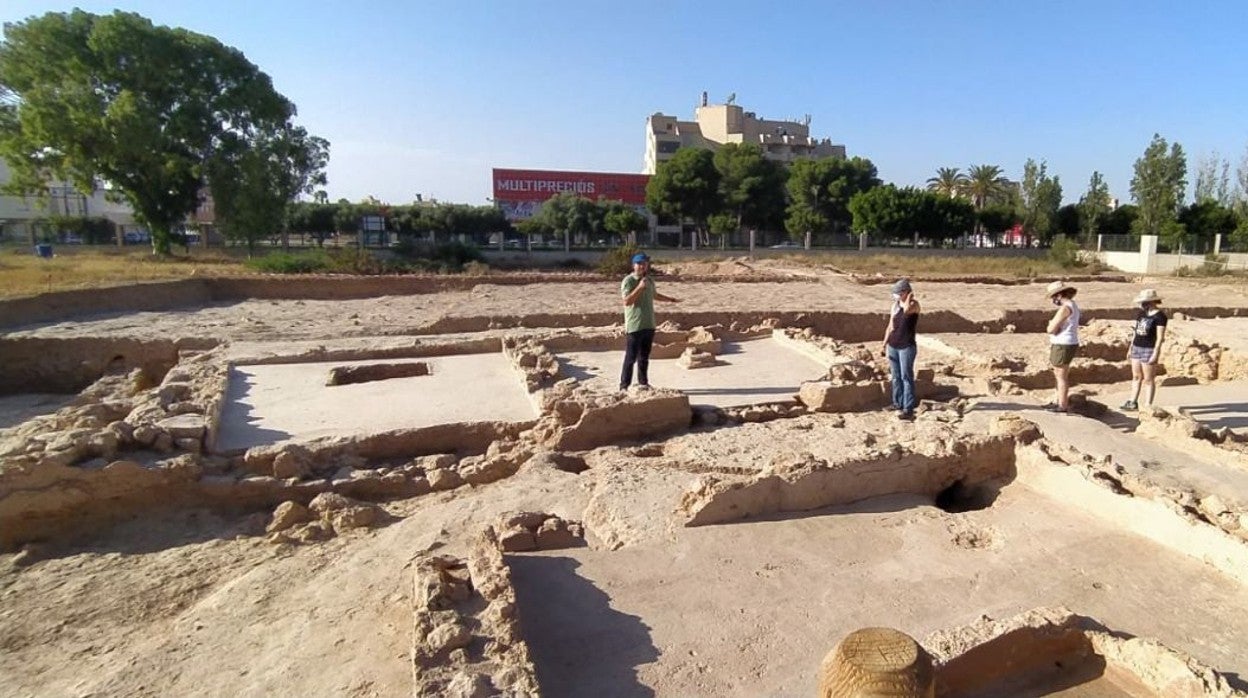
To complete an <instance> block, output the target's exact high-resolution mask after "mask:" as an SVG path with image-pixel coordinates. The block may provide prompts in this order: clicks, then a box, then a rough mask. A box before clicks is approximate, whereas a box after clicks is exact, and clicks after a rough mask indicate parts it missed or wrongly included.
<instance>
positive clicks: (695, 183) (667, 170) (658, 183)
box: [543, 148, 722, 234]
mask: <svg viewBox="0 0 1248 698" xmlns="http://www.w3.org/2000/svg"><path fill="white" fill-rule="evenodd" d="M719 180H720V174H719V170H717V169H715V155H714V154H713V153H711V151H709V150H705V149H702V148H681V149H679V150H677V151H676V154H675V155H673V156H672V159H671V160H668V161H667V162H664V163H661V164H660V165H659V169H658V172H656V173H655V174H654V176H653V177H651V178H650V182H649V183H648V184H646V208H648V209H650V211H651V212H652V213H654V214H656V215H658V216H661V217H663V218H667V219H669V220H675V221H676V222H678V223H683V222H684V221H685V220H689V221H692V222H693V224H694V226H696V228H697V231H698V232H702V231H705V230H707V225H708V221H709V220H710V217H711V216H713V215H715V213H717V212H718V211H719V210H720V209H721V207H722V203H721V199H720V195H719ZM543 208H545V206H544V205H543ZM695 234H697V233H695Z"/></svg>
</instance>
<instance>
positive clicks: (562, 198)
mask: <svg viewBox="0 0 1248 698" xmlns="http://www.w3.org/2000/svg"><path fill="white" fill-rule="evenodd" d="M605 215H606V212H605V211H604V210H603V208H602V207H601V206H599V205H598V204H597V202H595V201H592V200H590V199H587V198H585V197H583V196H577V195H576V194H574V193H573V192H568V191H565V192H560V193H558V194H556V195H555V196H552V197H551V198H549V199H547V200H546V201H545V202H543V203H542V207H541V209H539V210H538V213H537V216H535V218H537V219H538V220H540V221H541V223H542V224H543V225H544V226H545V227H547V228H549V229H550V230H556V231H561V232H562V233H563V234H564V235H565V236H566V240H567V242H568V244H569V245H570V244H571V242H572V240H574V239H576V238H580V239H582V240H586V241H587V240H589V239H590V237H591V236H593V235H595V234H597V233H600V232H602V231H603V230H605V227H604V223H605V221H604V218H605Z"/></svg>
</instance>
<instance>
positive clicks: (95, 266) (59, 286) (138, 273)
mask: <svg viewBox="0 0 1248 698" xmlns="http://www.w3.org/2000/svg"><path fill="white" fill-rule="evenodd" d="M245 272H246V270H245V269H244V267H243V265H242V263H241V261H240V260H239V259H236V258H234V257H232V256H229V255H227V254H226V253H225V252H223V251H220V250H210V251H202V250H195V251H194V253H193V254H191V255H190V256H186V255H174V256H172V257H169V258H168V259H159V258H156V257H153V256H152V253H151V250H150V249H149V248H141V249H124V250H119V249H116V248H105V247H70V246H67V245H61V246H58V247H57V248H56V256H55V257H53V258H52V259H40V258H39V257H36V256H35V255H33V254H31V253H30V252H29V250H28V249H27V248H25V247H22V248H10V249H0V298H15V297H19V296H32V295H35V294H38V293H46V292H48V291H65V290H70V289H82V288H99V287H102V286H118V285H122V284H131V283H136V282H141V281H157V280H165V279H185V278H188V277H192V276H230V275H234V274H242V273H245Z"/></svg>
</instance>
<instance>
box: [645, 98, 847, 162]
mask: <svg viewBox="0 0 1248 698" xmlns="http://www.w3.org/2000/svg"><path fill="white" fill-rule="evenodd" d="M725 143H753V144H755V145H758V146H760V147H761V148H762V149H763V153H764V154H765V155H766V156H767V158H769V159H771V160H778V161H780V162H784V163H790V162H793V161H795V160H803V159H807V158H826V157H838V158H843V157H845V146H843V145H835V144H833V143H832V141H831V139H828V138H823V139H816V138H811V137H810V117H809V116H807V117H806V118H805V119H803V120H802V121H773V120H771V119H760V118H758V116H757V115H756V114H755V113H754V112H752V111H745V109H744V108H742V107H741V106H739V105H737V104H733V99H732V98H729V99H728V101H727V102H726V103H725V104H708V103H707V97H706V93H705V92H703V93H702V103H701V105H700V106H699V107H698V108H697V109H696V110H695V113H694V120H693V121H681V120H679V119H677V118H676V117H674V116H667V115H665V114H661V113H655V114H653V115H652V116H650V117H649V118H648V119H646V164H645V170H644V172H645V173H646V174H654V173H655V172H657V171H658V169H659V163H661V162H664V161H665V160H670V159H671V158H672V156H673V155H675V154H676V150H677V149H679V148H682V147H694V148H708V149H710V150H715V149H716V148H718V147H719V146H721V145H724V144H725Z"/></svg>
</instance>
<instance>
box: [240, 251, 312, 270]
mask: <svg viewBox="0 0 1248 698" xmlns="http://www.w3.org/2000/svg"><path fill="white" fill-rule="evenodd" d="M244 264H246V265H247V267H248V268H251V269H255V270H256V271H261V272H265V273H268V274H311V273H313V272H318V271H326V270H327V269H329V268H330V267H331V266H332V261H331V260H330V258H329V255H328V254H326V253H325V251H324V250H310V251H307V252H293V253H288V252H270V253H269V254H266V255H264V256H263V257H256V258H254V259H249V260H247V261H246V262H245V263H244Z"/></svg>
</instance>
